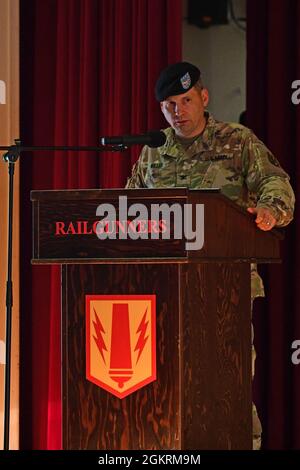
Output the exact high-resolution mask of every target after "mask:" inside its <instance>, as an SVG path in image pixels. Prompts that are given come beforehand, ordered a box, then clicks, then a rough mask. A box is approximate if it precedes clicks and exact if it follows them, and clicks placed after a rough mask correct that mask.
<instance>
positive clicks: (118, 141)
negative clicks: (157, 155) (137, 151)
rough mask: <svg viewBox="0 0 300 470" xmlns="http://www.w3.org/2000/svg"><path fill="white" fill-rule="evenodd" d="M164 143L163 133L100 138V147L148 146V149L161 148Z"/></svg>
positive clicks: (150, 132) (154, 132) (151, 132)
mask: <svg viewBox="0 0 300 470" xmlns="http://www.w3.org/2000/svg"><path fill="white" fill-rule="evenodd" d="M165 142H166V134H165V133H164V132H163V131H149V132H147V134H138V135H121V136H113V137H101V144H102V145H123V146H127V145H148V147H152V148H155V147H161V146H162V145H164V143H165Z"/></svg>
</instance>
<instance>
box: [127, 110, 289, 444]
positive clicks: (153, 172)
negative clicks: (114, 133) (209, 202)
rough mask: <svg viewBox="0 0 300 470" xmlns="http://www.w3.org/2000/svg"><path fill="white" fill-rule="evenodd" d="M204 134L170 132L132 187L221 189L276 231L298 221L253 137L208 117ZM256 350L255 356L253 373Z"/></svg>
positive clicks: (149, 152) (147, 154) (146, 154)
mask: <svg viewBox="0 0 300 470" xmlns="http://www.w3.org/2000/svg"><path fill="white" fill-rule="evenodd" d="M206 118H207V123H206V127H205V129H204V131H203V133H202V134H201V135H200V136H199V137H198V138H196V139H195V140H194V141H193V142H192V143H191V145H189V146H188V147H187V146H186V145H182V144H181V143H180V141H178V139H176V137H175V133H174V130H173V129H172V128H171V127H170V128H168V129H165V130H164V132H165V134H166V136H167V140H166V143H165V144H164V145H163V146H162V147H159V148H153V149H152V148H149V147H147V146H146V147H144V148H143V150H142V153H141V155H140V158H139V160H138V161H137V163H136V164H135V165H134V167H133V170H132V176H131V177H130V178H129V179H128V181H127V185H126V187H127V188H140V187H147V188H165V187H168V188H169V187H178V186H181V187H182V186H185V187H188V188H192V189H196V188H220V190H221V192H222V193H223V194H224V195H225V196H227V197H228V198H230V199H232V200H233V201H234V202H236V203H237V204H239V205H240V206H242V207H244V208H247V207H256V206H257V207H260V206H261V207H264V208H268V209H270V210H271V211H272V213H273V214H274V216H275V218H276V220H277V224H276V225H277V226H284V225H287V224H288V223H289V222H290V221H291V220H292V218H293V210H294V202H295V198H294V192H293V190H292V188H291V186H290V184H289V177H288V175H287V173H285V171H284V170H283V169H282V168H281V167H280V165H279V163H278V161H277V160H276V158H275V157H274V156H273V155H272V153H271V152H270V151H269V150H268V149H267V148H266V146H265V145H264V144H263V143H262V142H261V141H260V140H259V139H258V138H257V137H256V136H255V135H254V134H253V132H252V131H251V130H250V129H248V128H246V127H244V126H242V125H240V124H235V123H225V122H218V121H216V120H215V119H214V118H213V117H212V115H210V114H209V113H206ZM259 296H264V288H263V283H262V280H261V278H260V276H259V275H258V273H257V270H256V265H251V297H252V301H253V299H254V298H255V297H259ZM254 360H255V351H254V348H253V351H252V373H254ZM253 433H254V437H255V439H254V441H253V447H254V448H259V446H260V434H261V425H260V422H259V419H258V417H257V413H256V409H255V406H254V408H253Z"/></svg>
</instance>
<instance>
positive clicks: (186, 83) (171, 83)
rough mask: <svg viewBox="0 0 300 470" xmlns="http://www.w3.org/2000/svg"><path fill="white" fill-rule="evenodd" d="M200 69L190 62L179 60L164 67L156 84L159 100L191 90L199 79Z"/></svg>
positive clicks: (156, 94) (156, 93)
mask: <svg viewBox="0 0 300 470" xmlns="http://www.w3.org/2000/svg"><path fill="white" fill-rule="evenodd" d="M199 77H200V70H199V69H198V68H197V67H196V66H195V65H193V64H189V63H188V62H178V63H177V64H172V65H169V66H168V67H167V68H166V69H164V70H163V71H162V72H161V74H160V76H159V77H158V80H157V82H156V85H155V97H156V99H157V101H164V100H165V99H166V98H168V97H169V96H173V95H181V94H182V93H186V92H187V91H188V90H190V89H191V88H192V87H193V86H194V85H195V83H196V82H197V81H198V80H199Z"/></svg>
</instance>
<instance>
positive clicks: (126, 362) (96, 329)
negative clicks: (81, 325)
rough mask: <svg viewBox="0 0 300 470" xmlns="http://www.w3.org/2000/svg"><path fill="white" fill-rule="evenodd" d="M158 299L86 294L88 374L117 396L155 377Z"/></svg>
mask: <svg viewBox="0 0 300 470" xmlns="http://www.w3.org/2000/svg"><path fill="white" fill-rule="evenodd" d="M155 300H156V296H155V295H87V296H86V377H87V379H88V380H90V381H91V382H93V383H94V384H96V385H98V386H99V387H101V388H104V389H105V390H106V391H108V392H110V393H112V394H113V395H115V396H117V397H118V398H124V397H126V396H127V395H130V393H133V392H135V391H136V390H138V389H139V388H142V387H143V386H144V385H146V384H148V383H150V382H153V381H154V380H156V337H155V324H156V321H155V320H156V318H155V316H156V315H155Z"/></svg>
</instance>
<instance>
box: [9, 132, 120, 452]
mask: <svg viewBox="0 0 300 470" xmlns="http://www.w3.org/2000/svg"><path fill="white" fill-rule="evenodd" d="M1 150H4V151H5V152H6V153H4V155H3V160H4V161H5V162H6V163H8V174H9V185H8V246H7V282H6V339H5V391H4V446H3V449H4V450H9V425H10V379H11V377H10V375H11V324H12V306H13V283H12V255H13V245H12V242H13V203H14V200H13V194H14V173H15V163H16V162H17V161H18V159H19V157H20V154H21V152H34V151H59V150H60V151H76V152H86V151H88V152H107V151H110V152H120V151H124V150H127V147H126V146H124V145H115V146H106V145H105V146H100V147H84V146H80V147H78V146H75V147H74V146H66V145H63V146H50V147H44V146H22V145H21V142H20V140H15V145H10V146H0V151H1Z"/></svg>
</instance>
